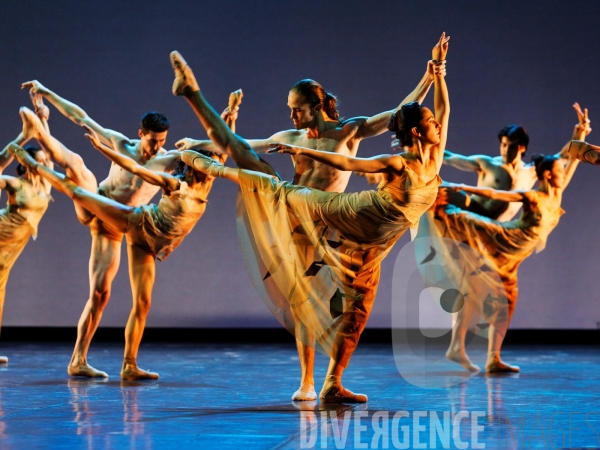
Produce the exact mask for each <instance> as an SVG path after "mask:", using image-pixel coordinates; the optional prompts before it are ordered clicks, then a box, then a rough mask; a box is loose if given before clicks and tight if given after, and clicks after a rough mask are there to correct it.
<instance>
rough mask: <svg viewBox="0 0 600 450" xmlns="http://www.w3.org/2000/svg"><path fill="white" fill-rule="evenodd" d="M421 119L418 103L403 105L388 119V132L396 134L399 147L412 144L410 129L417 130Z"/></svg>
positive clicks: (421, 114)
mask: <svg viewBox="0 0 600 450" xmlns="http://www.w3.org/2000/svg"><path fill="white" fill-rule="evenodd" d="M422 118H423V113H422V112H421V105H420V104H419V102H410V103H405V104H404V105H402V107H401V108H400V109H399V110H398V111H396V112H395V113H393V114H392V117H390V120H389V122H388V130H390V131H391V132H392V133H395V134H396V137H397V138H398V140H399V141H400V146H401V147H410V146H411V145H412V144H413V136H412V129H413V128H415V127H416V128H419V125H420V123H421V119H422Z"/></svg>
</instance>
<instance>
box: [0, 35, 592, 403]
mask: <svg viewBox="0 0 600 450" xmlns="http://www.w3.org/2000/svg"><path fill="white" fill-rule="evenodd" d="M448 41H449V37H446V36H445V34H442V36H441V37H440V39H439V41H438V43H437V44H436V45H435V46H434V48H433V51H432V60H431V61H429V62H428V64H427V70H426V73H425V75H424V76H423V78H422V80H421V81H420V82H419V84H418V85H417V87H416V88H415V89H414V90H413V92H411V93H410V94H409V95H408V96H407V97H406V98H405V99H404V100H403V101H402V102H401V103H400V105H399V106H398V107H397V108H396V109H393V110H390V111H386V112H383V113H381V114H378V115H376V116H373V117H354V118H351V119H340V117H339V113H338V111H337V103H336V98H335V97H334V96H333V95H332V94H330V93H328V92H327V91H325V90H324V89H323V88H322V86H321V85H320V84H318V83H316V82H315V81H313V80H301V81H300V82H298V83H296V84H295V85H294V86H293V87H292V89H291V90H290V93H289V96H288V106H289V107H290V110H291V119H292V121H293V123H294V127H295V129H294V130H288V131H282V132H279V133H276V134H275V135H273V136H271V137H270V138H268V139H262V140H245V139H243V138H241V137H240V136H238V135H237V134H235V120H236V118H237V111H238V109H239V105H240V102H241V92H240V91H236V92H234V93H232V95H231V96H230V99H229V105H228V107H227V109H226V110H225V112H224V113H223V114H222V115H219V114H217V113H216V112H215V110H214V109H213V108H212V107H211V105H209V104H208V102H207V101H206V99H205V98H204V96H203V94H202V93H201V91H200V87H199V85H198V83H197V82H196V78H195V76H194V73H193V72H192V70H191V69H190V67H189V66H188V65H187V63H186V62H185V60H184V59H183V57H182V56H181V55H180V54H179V53H178V52H173V53H172V54H171V63H172V66H173V68H174V71H175V81H174V84H173V88H172V90H173V93H174V94H175V95H180V96H183V97H184V98H185V99H186V100H187V102H188V103H189V104H190V106H191V107H192V109H193V111H194V112H195V113H196V115H197V117H198V118H199V120H200V123H201V124H202V126H203V127H204V129H205V130H206V132H207V134H208V136H209V138H210V139H211V141H198V140H193V139H189V138H185V139H182V140H180V141H178V142H177V144H176V146H177V147H178V150H172V151H166V150H164V149H163V148H162V146H163V145H164V143H165V140H166V137H167V133H168V129H169V121H168V120H167V118H166V117H165V116H163V115H162V114H159V113H156V112H151V113H148V114H146V115H145V116H144V117H143V118H142V124H141V127H140V131H139V136H138V137H139V139H135V140H132V139H128V138H127V137H125V136H124V135H122V134H120V133H118V132H115V131H113V130H108V129H105V128H103V127H102V126H100V125H99V124H98V123H96V122H95V121H93V120H92V119H91V118H90V117H89V116H88V115H87V114H86V113H85V112H84V111H83V110H82V109H81V108H79V107H78V106H76V105H74V104H72V103H70V102H68V101H67V100H65V99H63V98H61V97H59V96H58V95H56V94H55V93H53V92H52V91H50V90H49V89H47V88H45V87H44V86H43V85H41V84H40V83H39V82H37V81H31V82H27V83H24V85H23V87H24V88H28V89H29V90H30V92H31V94H32V96H33V99H34V105H36V113H37V114H36V113H34V112H33V111H31V110H29V109H27V108H21V111H20V113H21V116H22V119H23V124H24V125H23V131H22V133H21V134H20V135H19V136H18V137H17V138H16V139H15V140H14V141H13V142H11V143H10V144H9V145H8V146H7V147H6V149H5V150H4V152H3V153H2V155H1V156H2V159H1V162H2V163H3V165H4V166H6V165H7V163H8V161H9V160H10V158H11V155H14V156H16V158H17V159H18V161H19V163H20V166H19V175H20V177H19V178H14V177H6V176H2V177H1V178H0V181H1V183H2V184H1V187H2V188H4V189H6V190H7V192H8V193H9V207H8V208H7V209H6V210H3V214H2V215H1V216H0V236H2V243H1V244H2V250H4V246H7V248H9V247H10V249H12V248H15V249H17V250H16V251H11V250H10V249H9V250H8V252H4V251H3V252H2V256H3V257H4V256H5V254H10V255H11V256H10V258H6V262H5V264H4V267H3V270H4V271H5V272H3V273H2V275H1V276H2V278H0V282H2V283H3V284H2V286H0V288H1V289H2V290H1V292H0V293H1V294H2V300H3V294H4V287H5V285H6V279H7V277H8V271H9V270H10V267H11V266H12V264H14V261H15V260H16V258H17V257H18V253H19V252H20V251H21V250H22V248H23V247H24V245H25V243H26V242H27V240H28V238H29V236H31V235H33V236H35V230H36V229H37V223H38V222H39V220H40V219H41V216H42V215H43V212H44V211H45V210H46V208H47V204H48V199H49V198H50V197H49V191H50V189H49V186H50V185H51V186H52V187H54V188H55V189H56V190H57V191H59V192H61V193H63V194H66V195H68V196H69V197H70V198H71V199H73V201H74V204H75V210H76V214H77V217H78V219H79V221H80V222H81V223H82V224H85V225H88V226H89V227H90V229H91V234H92V252H91V257H90V297H89V299H88V301H87V303H86V306H85V309H84V311H83V313H82V316H81V319H80V321H79V324H78V337H77V342H76V345H75V349H74V352H73V356H72V359H71V362H70V364H69V366H68V372H69V374H70V375H72V376H85V377H106V376H107V374H106V373H105V372H102V371H100V370H96V369H94V368H93V367H92V366H90V365H89V364H88V362H87V352H88V349H89V346H90V343H91V340H92V337H93V335H94V332H95V331H96V329H97V327H98V325H99V323H100V319H101V317H102V312H103V310H104V308H105V306H106V304H107V302H108V300H109V298H110V289H111V284H112V281H113V279H114V276H115V274H116V272H117V269H118V266H119V262H120V261H119V255H120V246H121V242H122V240H123V237H124V236H125V237H126V238H127V248H128V259H129V274H130V278H131V286H132V294H133V308H132V311H131V314H130V317H129V320H128V323H127V327H126V330H125V341H126V343H125V354H124V360H123V368H122V370H121V378H122V379H125V380H135V379H156V378H158V374H157V373H154V372H150V371H145V370H142V369H140V368H139V367H138V365H137V354H138V349H139V345H140V342H141V339H142V334H143V330H144V327H145V322H146V318H147V315H148V313H149V309H150V305H151V299H152V287H153V283H154V273H155V262H154V261H155V259H156V258H158V259H159V260H163V259H165V258H166V257H167V256H168V255H169V254H170V253H171V252H172V251H173V250H174V249H175V248H176V247H177V246H178V245H179V244H180V243H181V241H182V240H183V239H184V238H185V236H187V234H189V233H190V231H191V230H192V228H193V227H194V225H195V224H196V222H197V221H198V220H199V219H200V217H201V216H202V215H203V214H204V211H205V209H206V202H207V196H208V194H209V192H210V190H211V187H212V182H213V180H214V179H215V178H216V177H222V178H225V179H228V180H230V181H233V182H235V183H237V184H238V185H239V186H240V199H239V201H238V211H237V223H238V233H239V237H240V242H241V244H242V250H243V252H244V253H245V258H244V260H245V263H246V265H247V270H248V273H249V275H250V278H251V280H252V282H253V284H254V285H255V287H256V288H257V291H258V292H259V293H260V294H261V296H262V297H263V300H264V301H265V303H266V304H267V307H268V308H269V309H270V310H271V311H272V312H273V314H274V315H275V316H276V317H277V319H278V320H279V321H280V322H281V323H282V325H283V326H284V327H286V328H287V329H288V330H289V331H291V332H292V333H293V334H294V335H295V336H296V339H297V347H298V353H299V359H300V366H301V380H300V387H299V389H298V390H297V391H296V392H294V394H293V395H292V399H293V400H314V399H316V397H317V395H316V392H315V389H314V374H313V372H314V361H315V349H321V350H322V351H324V352H325V353H326V354H328V355H329V356H330V363H329V367H328V370H327V375H326V378H325V381H324V384H323V387H322V389H321V391H320V394H319V398H320V400H321V401H322V402H325V403H342V402H358V403H362V402H366V401H367V396H366V395H364V394H357V393H353V392H352V391H350V390H348V389H346V388H344V387H343V386H342V383H341V379H342V374H343V372H344V370H345V368H346V367H347V366H348V363H349V361H350V358H351V356H352V354H353V352H354V350H355V349H356V346H357V344H358V341H359V338H360V335H361V333H362V331H363V329H364V327H365V325H366V323H367V320H368V318H369V314H370V311H371V308H372V306H373V302H374V300H375V296H376V292H377V286H378V282H379V275H380V264H381V261H382V260H383V258H385V256H386V255H387V254H388V253H389V251H390V250H391V248H392V246H393V245H394V244H395V243H396V242H397V240H398V239H399V238H400V237H401V236H402V234H403V233H404V232H405V231H406V230H407V229H409V228H413V229H416V228H417V227H418V230H419V231H418V233H417V237H419V236H422V235H423V234H427V233H429V234H431V233H434V234H437V235H440V236H445V237H451V238H452V239H454V240H458V241H460V242H464V243H467V244H468V245H469V246H470V247H471V248H473V249H475V250H477V251H478V252H480V253H481V254H482V255H483V256H484V257H485V258H486V259H487V260H488V262H489V263H490V264H491V265H492V267H493V268H494V270H496V271H497V273H498V274H499V275H500V277H501V279H502V286H501V289H503V290H504V291H505V292H506V297H507V298H508V309H509V312H508V315H507V317H506V319H505V327H504V328H501V329H500V331H498V330H497V329H496V328H497V327H495V325H496V324H494V325H492V326H491V327H490V332H489V337H490V350H489V354H488V362H487V363H486V370H487V371H488V372H497V371H516V370H518V368H516V367H514V366H510V365H509V364H506V363H503V362H502V361H501V359H500V346H501V344H502V340H503V338H504V333H505V329H506V327H507V326H508V323H509V322H510V318H511V317H512V313H513V311H514V306H515V304H516V299H517V269H518V267H519V264H520V263H521V262H522V261H523V260H524V259H525V258H526V257H527V256H529V255H530V254H531V253H532V252H533V251H535V250H536V249H538V251H539V250H541V249H542V248H543V245H544V243H545V241H546V239H547V236H548V234H549V233H550V232H551V231H552V229H553V228H554V227H555V226H556V225H557V223H558V218H559V217H560V214H561V213H562V209H561V208H560V204H561V199H562V192H563V191H564V188H565V187H566V186H567V185H568V183H569V181H570V179H571V177H572V176H573V173H574V171H575V168H576V167H577V163H578V161H579V159H583V160H586V161H587V162H592V161H595V160H594V158H596V157H597V154H598V150H599V149H598V148H597V147H593V146H590V145H588V144H586V143H584V142H582V141H583V139H584V138H585V136H586V135H587V134H588V133H589V132H590V131H591V128H590V127H589V119H588V117H587V110H586V111H585V112H582V111H581V109H580V108H579V106H578V105H576V110H577V113H578V115H579V124H578V125H577V127H576V129H575V132H574V135H573V139H575V140H577V141H576V142H575V143H573V144H572V145H571V150H572V151H571V153H573V155H571V153H569V152H568V150H569V145H567V146H565V147H564V148H563V150H562V151H561V152H560V153H559V154H557V155H554V156H546V157H543V156H541V157H537V158H535V159H534V163H533V164H526V163H524V162H523V161H522V156H523V154H524V153H525V151H526V148H527V144H528V137H527V134H526V132H525V131H524V129H522V128H521V127H518V126H510V127H507V128H506V129H504V130H503V131H502V132H501V133H500V135H499V138H500V141H501V156H500V157H499V158H490V157H487V156H477V155H475V156H461V155H457V154H454V153H451V152H449V151H445V146H446V140H447V133H448V124H449V115H450V102H449V95H448V89H447V86H446V82H445V75H446V64H445V62H446V54H447V51H448ZM432 84H433V88H434V101H433V102H434V108H433V111H431V110H429V109H428V108H426V107H424V106H422V105H421V103H422V102H423V100H424V98H425V96H426V95H427V93H428V91H429V90H430V87H431V85H432ZM42 97H43V98H46V99H47V100H48V101H49V102H50V103H52V104H53V105H54V106H55V107H56V108H57V109H58V110H59V111H60V112H61V113H63V114H64V115H65V116H67V117H69V118H70V119H71V120H73V121H74V122H75V123H77V124H79V125H81V126H83V128H84V130H85V133H86V134H85V136H86V137H87V138H88V139H89V140H90V142H91V144H92V145H93V147H94V148H96V149H97V150H99V151H100V152H101V153H103V154H104V155H105V156H106V157H108V158H109V159H110V160H111V161H112V163H113V164H112V166H111V170H110V172H109V176H108V177H107V178H106V179H105V180H104V181H103V182H101V183H100V184H98V183H97V181H96V177H95V176H94V174H93V173H92V172H91V171H90V170H89V169H88V168H87V167H86V165H85V163H84V162H83V159H82V158H81V156H80V155H78V154H77V153H75V152H72V151H70V150H68V149H67V148H66V147H65V146H64V145H63V144H61V143H60V142H59V141H58V140H57V139H56V138H55V137H53V136H52V135H51V134H50V131H49V128H48V126H47V117H48V110H47V108H46V107H45V106H44V105H43V103H42V101H41V98H42ZM386 130H390V131H392V132H394V133H395V135H396V138H397V140H398V143H399V146H400V147H401V149H402V151H401V153H399V154H396V155H389V154H386V155H379V156H375V157H371V158H359V157H357V156H356V154H357V150H358V147H359V144H360V142H361V141H362V140H363V139H365V138H368V137H371V136H376V135H379V134H381V133H383V132H385V131H386ZM30 139H36V140H37V141H38V142H39V143H40V145H41V146H42V148H43V150H44V151H34V150H32V149H24V148H23V147H22V145H24V143H25V142H27V141H28V140H30ZM269 152H270V153H285V154H290V155H291V156H292V161H293V164H294V169H295V173H294V179H293V181H292V182H285V181H283V180H282V179H281V178H280V177H279V175H278V174H277V172H276V171H275V170H274V169H273V167H272V166H270V165H269V164H268V163H266V162H265V161H264V160H263V159H262V158H261V157H260V156H259V154H260V153H269ZM594 152H596V153H594ZM227 156H231V158H232V160H233V161H234V163H235V164H236V165H237V168H230V167H226V166H225V165H224V164H223V163H224V162H225V159H226V157H227ZM50 158H51V159H52V160H53V161H54V162H55V163H56V164H57V165H58V166H59V167H61V168H62V169H63V170H64V171H65V174H64V175H63V174H61V173H59V172H57V171H55V170H53V166H52V163H51V162H50ZM442 163H446V164H450V165H454V166H456V167H458V168H460V169H463V170H471V171H476V172H478V174H479V178H478V187H468V186H464V185H452V184H447V185H446V186H447V187H446V188H445V189H440V190H438V188H439V187H440V186H442V184H441V183H442V181H441V178H440V176H439V171H440V168H441V166H442ZM565 164H566V166H565ZM352 172H360V173H365V174H379V175H378V176H379V177H380V179H381V182H380V184H379V185H378V187H377V190H372V191H363V192H358V193H350V194H344V193H342V192H343V191H344V190H345V188H346V186H347V184H348V180H349V177H350V174H351V173H352ZM536 179H537V180H539V182H540V185H539V188H538V189H535V190H532V187H533V185H534V183H535V181H536ZM159 189H162V197H161V199H160V201H159V202H158V204H156V205H153V204H151V205H148V204H147V203H148V202H149V201H150V200H151V198H152V197H153V196H154V195H155V193H156V192H157V191H158V190H159ZM485 199H490V200H485ZM509 204H511V206H508V205H509ZM513 204H514V206H513ZM521 205H522V206H523V213H522V215H521V217H520V219H518V220H516V221H512V222H507V220H510V219H512V218H513V217H514V215H515V214H516V213H517V212H518V210H519V208H520V206H521ZM4 211H5V212H4ZM11 214H12V215H11ZM422 216H423V218H422ZM5 236H6V237H5ZM450 275H452V274H450ZM426 281H427V280H426ZM483 306H484V305H483V301H480V302H467V303H466V304H465V307H464V308H463V309H462V310H461V311H460V312H459V314H458V319H457V326H455V327H454V328H453V335H452V343H451V347H450V349H449V351H448V353H447V357H448V358H449V359H451V360H453V361H456V362H458V363H460V364H462V365H463V366H464V367H465V368H467V369H469V370H479V368H478V367H476V366H475V365H474V364H472V363H471V362H470V360H469V358H468V356H467V355H466V352H465V348H464V339H465V336H466V332H467V329H468V328H469V327H470V326H472V324H473V321H474V317H475V316H478V315H477V314H474V313H475V312H477V313H479V315H483V316H484V317H485V314H484V313H483V312H482V311H483V310H484V309H485V308H484V307H483ZM0 313H1V310H0Z"/></svg>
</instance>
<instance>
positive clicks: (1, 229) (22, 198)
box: [0, 178, 52, 324]
mask: <svg viewBox="0 0 600 450" xmlns="http://www.w3.org/2000/svg"><path fill="white" fill-rule="evenodd" d="M20 182H21V187H20V188H19V189H18V190H17V191H16V192H15V193H13V194H11V193H9V194H8V204H7V206H6V208H4V209H1V210H0V324H1V323H2V312H3V310H4V297H5V295H6V283H7V282H8V275H9V274H10V269H12V267H13V265H14V264H15V262H16V260H17V258H18V257H19V255H20V254H21V252H22V251H23V249H24V248H25V245H26V244H27V241H28V240H29V238H30V237H33V239H36V237H37V231H38V224H39V223H40V220H42V216H43V215H44V213H45V212H46V209H48V202H49V201H50V200H51V199H52V197H51V196H50V194H49V189H48V188H47V187H46V186H45V184H44V183H42V182H39V183H35V184H33V183H31V182H30V181H28V180H25V179H23V178H21V179H20Z"/></svg>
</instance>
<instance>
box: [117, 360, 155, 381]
mask: <svg viewBox="0 0 600 450" xmlns="http://www.w3.org/2000/svg"><path fill="white" fill-rule="evenodd" d="M121 380H126V381H134V380H158V374H157V373H156V372H148V371H147V370H144V369H140V368H139V367H138V366H134V365H132V364H125V365H123V368H122V369H121Z"/></svg>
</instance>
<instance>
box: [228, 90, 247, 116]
mask: <svg viewBox="0 0 600 450" xmlns="http://www.w3.org/2000/svg"><path fill="white" fill-rule="evenodd" d="M243 97H244V93H243V92H242V90H241V89H238V90H237V91H233V92H232V93H231V94H229V104H228V105H227V108H228V109H229V111H231V112H234V111H235V110H236V108H239V107H240V105H241V104H242V98H243Z"/></svg>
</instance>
